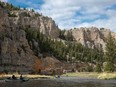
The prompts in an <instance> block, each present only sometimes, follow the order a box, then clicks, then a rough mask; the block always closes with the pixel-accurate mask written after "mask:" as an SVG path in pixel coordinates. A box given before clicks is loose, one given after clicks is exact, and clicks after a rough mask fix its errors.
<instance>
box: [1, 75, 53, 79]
mask: <svg viewBox="0 0 116 87" xmlns="http://www.w3.org/2000/svg"><path fill="white" fill-rule="evenodd" d="M13 75H15V76H16V77H17V78H19V77H20V75H19V74H13ZM8 77H12V74H1V75H0V80H4V79H6V78H8ZM23 77H24V78H27V79H37V78H53V76H48V75H29V74H25V75H23Z"/></svg>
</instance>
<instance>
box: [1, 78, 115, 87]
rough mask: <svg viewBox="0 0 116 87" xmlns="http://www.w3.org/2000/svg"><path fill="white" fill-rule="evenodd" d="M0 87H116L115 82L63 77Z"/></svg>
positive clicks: (13, 82) (14, 83)
mask: <svg viewBox="0 0 116 87" xmlns="http://www.w3.org/2000/svg"><path fill="white" fill-rule="evenodd" d="M0 87H116V80H99V79H92V78H76V77H63V78H57V79H35V80H34V79H33V80H29V81H27V82H19V81H11V82H5V81H0Z"/></svg>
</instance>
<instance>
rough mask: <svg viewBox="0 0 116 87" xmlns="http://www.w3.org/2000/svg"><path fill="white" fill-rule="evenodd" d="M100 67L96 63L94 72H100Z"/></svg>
mask: <svg viewBox="0 0 116 87" xmlns="http://www.w3.org/2000/svg"><path fill="white" fill-rule="evenodd" d="M101 71H102V69H101V65H100V64H99V63H97V65H96V67H95V72H101Z"/></svg>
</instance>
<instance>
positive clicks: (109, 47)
mask: <svg viewBox="0 0 116 87" xmlns="http://www.w3.org/2000/svg"><path fill="white" fill-rule="evenodd" d="M105 60H106V61H107V62H112V63H113V61H114V60H116V42H115V39H114V38H113V37H112V35H111V33H110V34H109V36H108V38H107V40H106V52H105Z"/></svg>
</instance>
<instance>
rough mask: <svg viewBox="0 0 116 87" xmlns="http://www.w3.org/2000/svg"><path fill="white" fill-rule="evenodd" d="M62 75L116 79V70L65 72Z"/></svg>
mask: <svg viewBox="0 0 116 87" xmlns="http://www.w3.org/2000/svg"><path fill="white" fill-rule="evenodd" d="M62 76H69V77H70V76H71V77H72V76H73V77H83V78H96V79H116V72H113V73H106V72H103V73H96V72H76V73H66V74H63V75H62Z"/></svg>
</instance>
